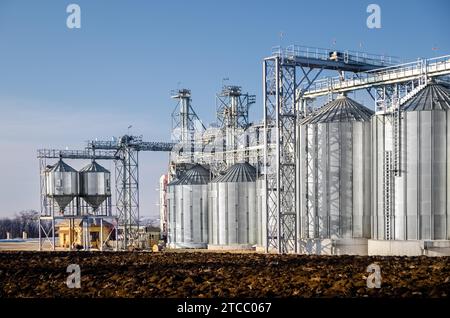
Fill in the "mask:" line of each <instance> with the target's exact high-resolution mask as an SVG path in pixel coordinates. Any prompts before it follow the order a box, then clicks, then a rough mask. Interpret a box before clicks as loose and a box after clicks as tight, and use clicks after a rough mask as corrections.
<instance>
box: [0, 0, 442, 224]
mask: <svg viewBox="0 0 450 318" xmlns="http://www.w3.org/2000/svg"><path fill="white" fill-rule="evenodd" d="M70 3H76V4H78V5H79V6H80V7H81V29H68V28H67V27H66V18H67V16H68V13H66V7H67V5H68V4H70ZM370 3H376V4H378V5H380V7H381V29H369V28H367V26H366V19H367V17H368V15H369V13H367V12H366V8H367V6H368V4H370ZM449 12H450V2H449V1H447V0H442V1H438V0H428V1H379V0H371V1H336V0H334V1H325V0H322V1H299V0H297V1H294V0H292V1H282V0H281V1H280V0H277V1H275V0H273V1H262V0H261V1H256V0H247V1H242V0H240V1H239V0H221V1H213V0H209V1H206V0H205V1H194V0H192V1H187V0H184V1H181V0H180V1H166V0H165V1H124V0H120V1H119V0H116V1H95V0H89V1H87V0H86V1H85V0H72V1H63V0H59V1H57V0H53V1H21V0H14V1H12V0H11V1H9V0H0V166H1V167H2V172H1V173H0V217H1V216H10V215H13V214H14V213H16V212H19V211H21V210H24V209H38V208H39V173H38V161H37V159H36V149H38V148H44V147H45V148H65V147H69V149H77V148H82V147H83V146H84V144H85V141H86V140H89V139H93V138H107V139H110V138H111V136H119V135H122V134H124V133H126V132H127V127H128V125H133V128H132V129H131V133H133V134H138V135H140V134H142V135H144V138H145V140H149V141H151V140H168V139H169V138H170V124H171V121H170V114H171V111H172V109H173V107H174V105H175V104H174V102H173V101H172V100H170V98H169V91H170V90H171V89H174V88H177V87H187V88H190V89H191V90H192V94H193V105H194V107H195V109H196V111H197V114H198V115H199V116H200V118H201V119H202V120H203V121H204V122H206V123H209V122H211V121H213V120H214V118H215V99H214V96H215V94H216V92H218V91H219V90H220V87H221V85H222V79H223V78H229V79H230V80H229V82H227V83H229V84H236V85H242V86H243V88H244V90H246V91H249V92H250V93H253V94H256V96H257V103H256V104H255V105H254V106H253V109H252V112H251V116H252V120H259V119H260V118H261V114H262V96H261V94H262V62H261V61H262V58H263V57H265V56H268V55H269V54H270V51H271V47H272V46H274V45H279V44H280V43H281V44H282V45H289V44H300V45H308V46H315V47H330V46H333V45H334V46H335V47H338V48H344V49H349V50H362V51H367V52H370V53H380V54H389V55H395V56H400V57H405V58H407V59H415V58H417V57H432V56H439V55H445V54H450V36H449V30H450V19H449V17H448V14H449ZM280 33H283V36H282V37H280ZM370 106H372V105H370ZM140 159H141V170H140V180H141V215H146V216H150V215H157V214H158V207H157V206H156V203H157V200H158V193H157V191H156V189H157V187H158V179H159V176H160V175H161V174H162V173H163V172H164V171H165V170H166V166H167V154H164V153H143V154H142V155H141V157H140ZM69 163H70V164H72V165H73V166H74V167H75V168H80V167H81V166H83V165H84V164H85V163H84V162H83V163H76V162H69ZM103 164H104V165H105V166H106V167H107V168H110V169H111V168H113V167H112V164H111V163H108V162H103Z"/></svg>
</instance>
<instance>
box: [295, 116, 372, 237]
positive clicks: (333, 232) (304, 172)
mask: <svg viewBox="0 0 450 318" xmlns="http://www.w3.org/2000/svg"><path fill="white" fill-rule="evenodd" d="M299 136H300V141H299V156H300V167H299V168H300V169H299V180H300V181H299V187H300V189H299V195H300V211H299V215H300V218H299V219H300V227H301V229H300V236H301V238H368V237H370V194H371V184H370V176H371V166H370V151H371V147H370V143H371V140H370V123H369V122H335V123H314V124H306V125H301V126H300V134H299Z"/></svg>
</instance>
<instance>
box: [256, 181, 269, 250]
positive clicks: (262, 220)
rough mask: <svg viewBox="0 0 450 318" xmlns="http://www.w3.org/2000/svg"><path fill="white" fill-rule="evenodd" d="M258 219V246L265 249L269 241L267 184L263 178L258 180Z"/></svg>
mask: <svg viewBox="0 0 450 318" xmlns="http://www.w3.org/2000/svg"><path fill="white" fill-rule="evenodd" d="M256 219H257V221H256V224H257V227H256V228H257V239H256V244H257V245H258V246H260V247H265V246H266V240H267V210H266V182H265V180H264V178H263V177H262V178H258V179H257V180H256Z"/></svg>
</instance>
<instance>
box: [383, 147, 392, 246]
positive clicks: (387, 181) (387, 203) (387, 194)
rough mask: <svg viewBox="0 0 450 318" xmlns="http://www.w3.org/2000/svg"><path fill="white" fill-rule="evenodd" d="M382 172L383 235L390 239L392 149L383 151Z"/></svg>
mask: <svg viewBox="0 0 450 318" xmlns="http://www.w3.org/2000/svg"><path fill="white" fill-rule="evenodd" d="M383 170H384V174H383V192H384V193H383V194H384V233H385V234H384V236H385V239H386V240H391V239H392V236H391V232H392V224H391V219H392V214H393V202H394V178H393V176H392V151H385V152H384V169H383Z"/></svg>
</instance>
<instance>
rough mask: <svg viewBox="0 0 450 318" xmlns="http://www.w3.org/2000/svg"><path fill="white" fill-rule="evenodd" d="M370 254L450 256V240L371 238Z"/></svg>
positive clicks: (369, 244)
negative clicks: (387, 239) (386, 239)
mask: <svg viewBox="0 0 450 318" xmlns="http://www.w3.org/2000/svg"><path fill="white" fill-rule="evenodd" d="M368 252H369V255H381V256H421V255H426V256H450V241H448V240H439V241H421V240H417V241H413V240H410V241H383V240H369V242H368Z"/></svg>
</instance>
